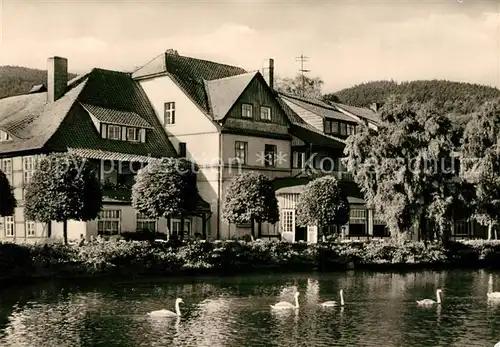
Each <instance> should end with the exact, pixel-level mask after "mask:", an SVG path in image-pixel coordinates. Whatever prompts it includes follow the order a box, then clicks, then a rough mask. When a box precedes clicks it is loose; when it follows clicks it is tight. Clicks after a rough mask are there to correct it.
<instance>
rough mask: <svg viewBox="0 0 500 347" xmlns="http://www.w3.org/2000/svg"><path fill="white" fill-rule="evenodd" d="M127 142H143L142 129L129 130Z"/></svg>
mask: <svg viewBox="0 0 500 347" xmlns="http://www.w3.org/2000/svg"><path fill="white" fill-rule="evenodd" d="M127 141H132V142H139V141H141V129H139V128H127Z"/></svg>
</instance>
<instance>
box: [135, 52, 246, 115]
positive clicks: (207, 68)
mask: <svg viewBox="0 0 500 347" xmlns="http://www.w3.org/2000/svg"><path fill="white" fill-rule="evenodd" d="M162 74H165V75H168V76H170V77H171V78H172V80H173V81H174V82H175V83H176V84H177V85H178V86H179V88H181V90H183V91H184V93H185V94H186V95H187V96H189V97H190V98H191V100H192V101H193V102H194V103H195V104H196V105H197V106H198V107H199V108H200V109H201V110H202V111H203V112H204V113H205V114H207V115H209V116H211V117H212V118H213V119H220V118H219V117H224V116H225V115H222V116H220V112H221V111H220V110H221V109H225V108H226V107H225V105H226V104H227V103H230V99H232V98H228V100H229V101H226V100H225V98H226V96H224V97H223V98H222V97H221V95H222V94H223V93H222V92H220V91H219V90H218V88H219V87H220V88H221V90H222V91H223V90H227V88H228V87H232V86H238V89H239V88H240V87H239V86H240V84H244V83H245V79H246V77H242V79H241V80H240V79H235V80H231V81H221V82H219V83H213V84H212V83H210V82H211V81H215V80H221V79H225V78H227V77H232V76H237V75H242V74H247V71H245V70H244V69H242V68H240V67H237V66H231V65H226V64H220V63H216V62H212V61H208V60H203V59H196V58H191V57H185V56H182V55H179V54H176V53H170V52H165V53H162V54H160V55H159V56H157V57H156V58H154V59H153V60H151V61H150V62H149V63H147V64H146V65H144V66H143V67H141V68H139V69H137V70H136V71H134V72H133V73H132V78H134V79H136V80H141V79H147V78H150V77H155V76H158V75H162ZM247 77H248V78H249V76H247ZM207 82H209V83H208V84H209V85H208V88H207ZM217 86H219V87H217ZM209 90H210V91H209ZM242 91H243V90H242ZM209 93H212V94H214V97H213V99H214V100H216V102H215V104H216V105H217V108H218V109H217V111H216V115H215V116H214V113H213V110H212V109H211V107H210V102H211V99H212V97H211V96H209V95H210V94H209ZM221 99H224V100H222V101H220V100H221ZM219 105H222V106H219Z"/></svg>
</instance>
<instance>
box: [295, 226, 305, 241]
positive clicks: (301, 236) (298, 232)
mask: <svg viewBox="0 0 500 347" xmlns="http://www.w3.org/2000/svg"><path fill="white" fill-rule="evenodd" d="M295 241H307V228H306V227H298V226H296V227H295Z"/></svg>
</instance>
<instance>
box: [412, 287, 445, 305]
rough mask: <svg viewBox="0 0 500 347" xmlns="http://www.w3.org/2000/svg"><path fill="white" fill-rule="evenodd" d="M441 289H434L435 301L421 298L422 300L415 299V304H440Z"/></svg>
mask: <svg viewBox="0 0 500 347" xmlns="http://www.w3.org/2000/svg"><path fill="white" fill-rule="evenodd" d="M442 292H443V291H442V290H441V289H438V290H436V299H437V301H434V300H432V299H423V300H417V305H421V306H429V305H434V304H438V305H439V304H441V293H442Z"/></svg>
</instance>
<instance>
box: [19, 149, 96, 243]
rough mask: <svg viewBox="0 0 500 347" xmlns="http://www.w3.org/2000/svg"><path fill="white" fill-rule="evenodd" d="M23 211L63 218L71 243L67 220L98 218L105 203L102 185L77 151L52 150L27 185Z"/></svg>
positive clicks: (41, 218)
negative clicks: (55, 151)
mask: <svg viewBox="0 0 500 347" xmlns="http://www.w3.org/2000/svg"><path fill="white" fill-rule="evenodd" d="M25 200H26V201H25V205H24V214H25V217H26V219H27V220H32V221H37V222H42V223H50V222H51V221H53V220H54V221H57V222H63V229H64V230H63V234H64V243H66V244H67V243H68V233H67V221H68V220H70V219H73V220H78V221H88V220H93V219H95V218H97V215H98V214H99V211H100V210H101V206H102V188H101V184H100V182H99V179H98V178H97V175H96V173H95V172H94V171H93V168H92V167H91V166H90V164H89V163H88V162H87V161H86V159H84V158H81V157H79V156H76V155H72V154H66V153H54V154H50V155H49V156H47V157H46V158H44V159H42V160H41V162H40V167H39V168H38V169H37V170H36V171H35V172H34V174H33V177H32V178H31V180H30V183H29V184H28V185H27V187H26V195H25Z"/></svg>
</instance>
